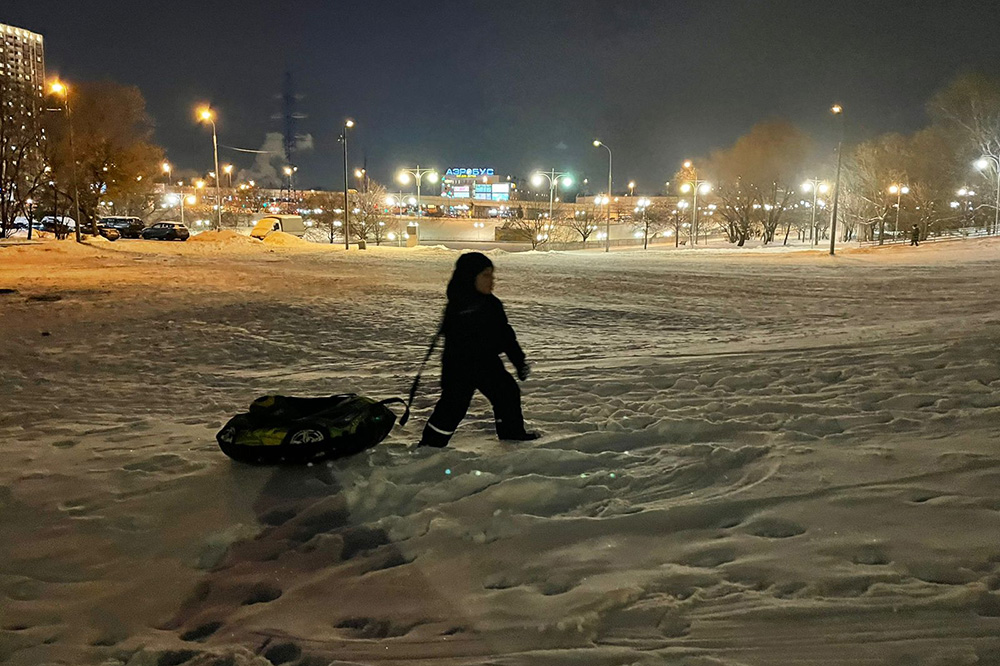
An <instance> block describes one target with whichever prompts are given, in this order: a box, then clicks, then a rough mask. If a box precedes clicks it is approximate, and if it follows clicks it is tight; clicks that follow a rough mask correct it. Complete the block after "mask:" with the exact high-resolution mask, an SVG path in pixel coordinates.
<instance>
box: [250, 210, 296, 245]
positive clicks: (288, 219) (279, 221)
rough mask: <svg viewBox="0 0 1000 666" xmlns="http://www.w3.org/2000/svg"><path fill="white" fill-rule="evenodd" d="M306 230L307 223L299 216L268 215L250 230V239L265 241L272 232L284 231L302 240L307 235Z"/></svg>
mask: <svg viewBox="0 0 1000 666" xmlns="http://www.w3.org/2000/svg"><path fill="white" fill-rule="evenodd" d="M306 228H307V227H306V223H305V222H303V220H302V217H301V216H299V215H268V216H266V217H262V218H261V219H260V220H258V221H257V224H255V225H254V227H253V229H251V230H250V237H251V238H259V239H261V240H263V239H264V236H266V235H268V234H269V233H271V232H272V231H284V232H285V233H286V234H291V235H293V236H298V237H299V238H301V237H302V236H303V235H304V234H305V233H306Z"/></svg>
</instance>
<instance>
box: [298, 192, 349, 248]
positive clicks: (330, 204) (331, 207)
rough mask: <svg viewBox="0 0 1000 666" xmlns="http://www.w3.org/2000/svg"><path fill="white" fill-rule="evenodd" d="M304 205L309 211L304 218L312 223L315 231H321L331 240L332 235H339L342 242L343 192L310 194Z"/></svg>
mask: <svg viewBox="0 0 1000 666" xmlns="http://www.w3.org/2000/svg"><path fill="white" fill-rule="evenodd" d="M304 205H305V208H306V209H308V210H309V212H308V213H307V214H306V216H305V217H306V218H308V219H309V220H310V221H311V222H313V224H314V225H315V228H316V229H321V230H322V231H323V232H324V233H325V234H327V235H329V236H330V238H331V239H332V238H333V237H334V235H339V236H340V239H341V241H343V239H344V235H343V221H344V193H343V192H310V193H309V194H308V195H306V197H305V201H304ZM338 222H339V223H340V225H339V226H338V224H337V223H338ZM331 230H332V232H333V233H332V235H331Z"/></svg>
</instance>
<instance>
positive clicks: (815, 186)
mask: <svg viewBox="0 0 1000 666" xmlns="http://www.w3.org/2000/svg"><path fill="white" fill-rule="evenodd" d="M829 189H830V186H829V185H827V184H826V183H824V182H823V181H821V180H819V179H818V178H810V179H809V180H807V181H806V182H805V183H803V184H802V191H803V192H812V193H813V202H812V228H811V229H810V230H809V237H810V240H812V242H813V245H816V244H817V243H819V229H817V228H816V205H817V204H818V203H819V202H818V200H817V196H818V195H820V194H826V193H827V191H829Z"/></svg>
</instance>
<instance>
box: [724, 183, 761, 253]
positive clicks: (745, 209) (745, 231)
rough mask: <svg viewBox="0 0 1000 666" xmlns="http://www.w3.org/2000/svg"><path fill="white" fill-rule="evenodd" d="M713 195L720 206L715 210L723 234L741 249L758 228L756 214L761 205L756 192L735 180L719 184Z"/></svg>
mask: <svg viewBox="0 0 1000 666" xmlns="http://www.w3.org/2000/svg"><path fill="white" fill-rule="evenodd" d="M715 195H716V196H717V197H718V198H719V201H720V204H721V205H720V206H719V208H718V209H717V210H718V213H719V217H720V218H721V219H722V223H721V225H720V226H721V228H722V231H723V233H725V234H726V238H728V240H729V242H730V243H735V244H736V245H737V246H739V247H743V246H744V245H745V244H746V242H747V241H748V240H750V238H751V237H752V236H753V234H754V233H755V231H756V229H757V227H758V220H757V218H758V215H757V212H758V211H759V210H760V208H761V203H760V199H759V198H758V196H757V195H758V193H757V190H756V189H755V188H745V187H743V180H742V179H741V178H737V179H736V180H735V181H722V182H721V183H719V185H718V186H716V188H715Z"/></svg>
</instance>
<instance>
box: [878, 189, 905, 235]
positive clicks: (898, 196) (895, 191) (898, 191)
mask: <svg viewBox="0 0 1000 666" xmlns="http://www.w3.org/2000/svg"><path fill="white" fill-rule="evenodd" d="M909 193H910V188H909V187H907V186H906V185H899V184H896V183H893V184H892V185H890V186H889V194H895V195H896V227H895V230H894V232H893V238H896V237H898V236H899V204H900V199H901V198H902V196H903V195H904V194H909ZM884 230H885V220H883V221H882V231H880V232H879V239H878V244H879V245H881V244H882V235H883V233H882V232H884Z"/></svg>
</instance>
